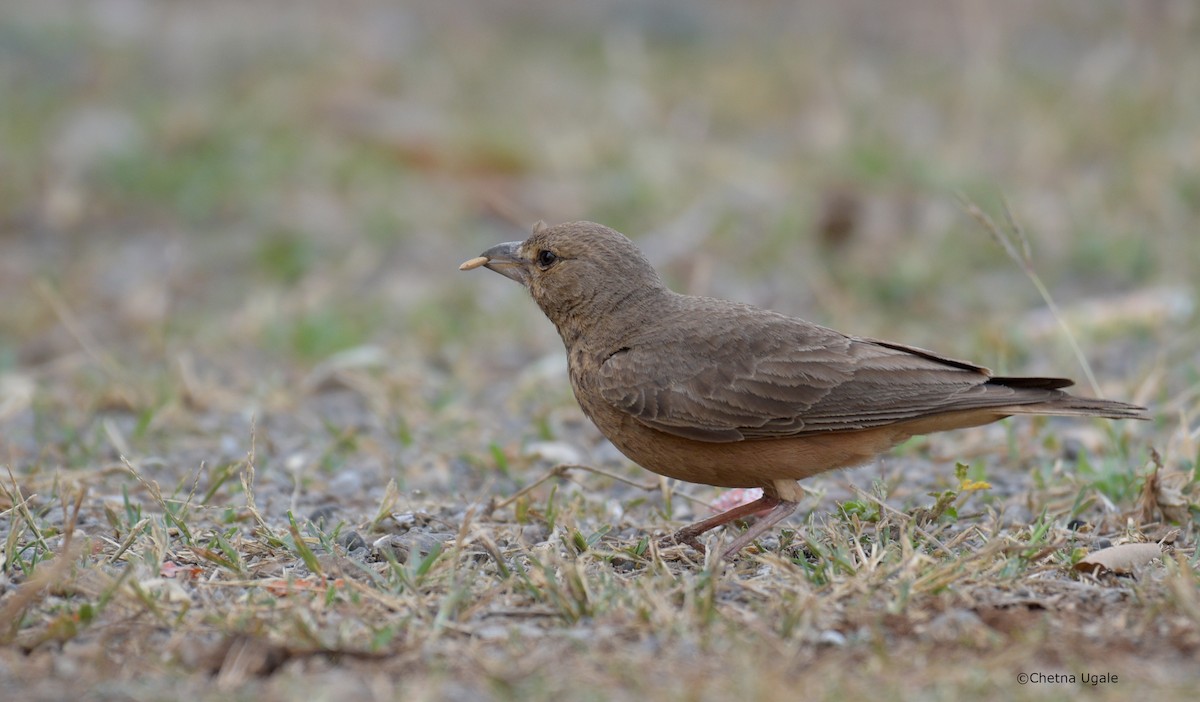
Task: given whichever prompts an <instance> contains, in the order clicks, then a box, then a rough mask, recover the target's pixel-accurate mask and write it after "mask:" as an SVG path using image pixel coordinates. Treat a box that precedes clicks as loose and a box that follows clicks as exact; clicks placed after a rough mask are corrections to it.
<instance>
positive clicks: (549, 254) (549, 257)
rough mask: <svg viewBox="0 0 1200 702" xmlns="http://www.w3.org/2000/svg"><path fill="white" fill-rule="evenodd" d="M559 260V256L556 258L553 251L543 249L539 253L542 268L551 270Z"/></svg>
mask: <svg viewBox="0 0 1200 702" xmlns="http://www.w3.org/2000/svg"><path fill="white" fill-rule="evenodd" d="M557 260H558V256H555V255H554V252H553V251H550V250H548V249H542V250H541V251H539V252H538V255H537V263H538V265H539V266H541V267H542V268H549V267H550V266H552V265H554V262H555V261H557Z"/></svg>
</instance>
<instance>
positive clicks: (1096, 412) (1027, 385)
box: [987, 377, 1150, 419]
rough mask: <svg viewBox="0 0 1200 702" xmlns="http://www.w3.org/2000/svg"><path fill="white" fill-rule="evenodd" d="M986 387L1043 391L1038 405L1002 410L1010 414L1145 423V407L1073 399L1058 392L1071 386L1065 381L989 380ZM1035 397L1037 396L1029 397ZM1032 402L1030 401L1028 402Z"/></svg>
mask: <svg viewBox="0 0 1200 702" xmlns="http://www.w3.org/2000/svg"><path fill="white" fill-rule="evenodd" d="M987 384H988V385H1000V386H1003V387H1006V388H1012V389H1014V390H1043V391H1045V399H1043V400H1041V401H1037V400H1034V401H1032V402H1027V403H1021V404H1015V405H1012V406H1009V407H1005V408H1004V411H1005V412H1011V413H1012V414H1048V415H1057V416H1066V417H1107V418H1109V419H1149V418H1150V417H1149V416H1148V415H1147V413H1146V408H1145V407H1139V406H1138V405H1131V404H1129V403H1128V402H1118V401H1116V400H1097V399H1095V398H1091V397H1076V396H1075V395H1071V394H1069V393H1065V392H1062V391H1061V390H1059V388H1065V387H1070V386H1072V385H1074V384H1075V383H1073V382H1072V381H1070V380H1067V379H1066V378H1005V377H996V378H990V379H988V381H987ZM1033 394H1035V395H1036V394H1037V393H1033ZM1028 399H1033V398H1028Z"/></svg>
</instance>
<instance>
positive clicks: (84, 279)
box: [0, 0, 1200, 701]
mask: <svg viewBox="0 0 1200 702" xmlns="http://www.w3.org/2000/svg"><path fill="white" fill-rule="evenodd" d="M0 96H2V97H0V104H2V105H3V107H2V109H0V174H2V177H0V251H2V252H3V254H2V255H0V300H2V301H3V304H0V484H2V486H3V488H2V490H0V687H2V688H3V689H4V690H6V695H12V698H13V699H21V700H57V699H67V698H74V699H106V700H107V699H114V700H116V699H139V700H140V699H179V698H183V697H185V696H186V697H188V698H193V699H214V700H215V699H222V700H225V699H235V700H241V699H245V700H256V701H259V700H261V701H269V700H286V699H296V698H301V699H393V698H399V697H401V696H403V697H404V698H406V699H464V700H465V699H522V700H526V699H551V698H552V699H646V698H649V697H651V696H653V697H654V698H656V699H687V700H693V699H702V700H707V699H713V700H717V699H729V698H734V697H737V698H744V699H793V698H799V697H801V696H803V697H804V698H805V699H843V698H857V697H865V696H867V695H870V696H871V697H872V698H876V699H912V698H918V699H960V698H963V697H967V696H969V697H980V698H1002V699H1059V698H1066V697H1074V696H1077V695H1080V696H1081V695H1089V697H1090V698H1099V699H1128V698H1130V697H1134V696H1146V697H1147V698H1150V697H1153V698H1155V699H1191V698H1192V697H1193V696H1194V691H1195V689H1196V688H1197V686H1198V685H1200V665H1197V663H1200V589H1198V587H1197V585H1198V581H1200V575H1198V572H1197V569H1198V566H1200V556H1198V555H1197V553H1196V537H1197V524H1198V523H1200V466H1198V459H1200V446H1198V439H1200V429H1198V427H1200V371H1198V370H1197V369H1198V368H1200V350H1198V349H1200V343H1198V342H1200V324H1197V321H1198V314H1197V310H1196V301H1197V288H1196V271H1197V268H1198V266H1200V238H1197V235H1196V231H1195V230H1196V225H1195V223H1196V222H1197V218H1198V215H1200V171H1198V170H1197V167H1196V164H1197V163H1200V141H1198V140H1197V136H1196V130H1195V125H1196V124H1198V123H1200V11H1198V10H1197V8H1196V6H1195V5H1194V4H1193V3H1190V2H1186V1H1183V0H1180V1H1178V2H1171V1H1168V0H1163V1H1160V2H1145V3H1135V4H1130V3H1120V2H1115V1H1113V2H1095V1H1089V2H1084V1H1082V0H1080V1H1078V2H1065V3H1054V4H1052V5H1044V4H1042V3H1032V2H1022V3H1005V4H1003V5H997V4H994V3H993V4H988V3H965V4H961V5H949V6H948V5H946V4H945V3H938V2H932V1H929V2H924V1H922V2H910V3H903V4H899V3H888V4H884V5H880V4H877V3H868V2H865V1H862V2H858V1H855V2H846V3H836V4H835V3H800V4H793V3H773V2H754V3H749V4H738V5H737V6H736V9H735V7H734V5H731V4H727V3H717V2H700V3H697V2H683V1H678V2H662V3H653V4H640V3H630V2H618V1H616V0H613V1H610V2H578V3H570V2H567V3H564V2H549V1H548V0H545V1H541V0H539V1H537V2H525V3H487V4H479V5H476V4H473V3H468V2H465V1H457V2H449V3H387V2H376V1H374V0H361V1H359V2H352V3H338V4H337V5H336V6H335V5H334V4H332V3H329V4H316V3H314V4H296V3H285V2H262V3H253V4H246V3H231V2H223V1H221V2H210V3H203V4H199V3H154V2H141V1H139V0H106V1H104V2H89V3H73V2H59V1H57V0H46V1H44V2H38V3H27V4H22V5H15V4H10V5H8V6H6V7H3V8H0ZM1010 218H1011V221H1010ZM539 219H542V220H546V221H547V222H551V223H556V222H561V221H566V220H572V219H591V220H595V221H600V222H603V223H606V224H609V225H610V226H613V227H616V228H618V229H620V230H622V231H624V232H626V233H627V234H629V235H630V236H631V237H632V238H634V240H635V241H637V243H638V244H639V245H640V246H642V247H643V248H644V250H645V251H646V253H647V255H648V257H649V258H650V259H651V261H652V262H653V263H654V264H655V265H656V266H657V267H659V269H660V270H662V271H663V272H664V275H665V276H666V277H667V279H668V280H669V281H670V283H671V285H672V286H673V287H675V288H676V289H677V290H681V291H687V292H691V293H697V294H709V295H717V296H722V297H728V298H733V299H737V300H741V301H745V302H750V303H754V304H758V305H762V306H765V307H770V308H773V309H776V310H779V311H782V312H785V313H789V314H795V315H800V316H804V317H806V318H808V319H811V320H813V321H816V322H819V323H822V324H827V325H830V326H833V327H836V328H838V329H841V330H844V331H847V332H850V333H855V334H861V335H866V336H874V337H882V338H889V339H895V340H898V341H902V342H905V343H910V344H914V345H918V346H923V347H927V348H932V349H935V350H937V351H939V352H942V353H945V354H949V355H953V356H957V357H962V358H969V359H971V360H974V361H977V362H979V363H982V364H985V365H988V366H990V367H992V368H993V369H995V370H997V371H998V372H1003V373H1006V374H1015V373H1023V374H1032V375H1067V376H1071V377H1075V378H1076V379H1078V380H1079V381H1080V385H1079V386H1078V391H1079V392H1080V393H1081V394H1086V395H1103V396H1106V397H1110V398H1114V399H1123V400H1127V401H1134V402H1138V403H1141V404H1144V405H1147V406H1148V407H1149V408H1150V415H1151V420H1150V421H1148V422H1119V423H1114V422H1105V421H1100V420H1084V421H1079V420H1066V419H1053V420H1048V419H1028V418H1027V419H1021V420H1008V421H1006V422H1004V423H1001V424H996V425H992V426H989V427H982V428H978V429H973V430H965V431H959V432H954V433H950V434H941V435H935V436H932V437H927V438H920V439H914V440H912V441H911V442H909V443H907V444H905V445H903V446H901V447H899V448H898V449H897V450H895V451H893V452H892V453H890V454H889V455H887V456H885V457H884V458H882V459H881V460H880V461H879V462H877V463H876V464H874V465H871V466H866V467H863V468H860V469H856V470H852V471H844V472H839V473H835V474H829V475H825V476H821V477H819V478H815V479H812V480H810V481H806V487H807V488H808V490H809V497H808V499H807V500H806V501H805V502H804V503H803V504H802V505H801V510H800V512H799V514H798V515H797V516H796V517H794V518H793V519H791V520H789V521H787V522H785V523H784V525H783V527H782V528H781V529H776V530H775V531H774V533H773V534H772V535H771V536H770V537H768V538H765V539H763V540H761V541H760V542H759V543H758V544H756V545H754V546H753V547H751V548H748V549H747V551H746V552H745V553H744V554H743V555H742V556H741V557H740V558H739V559H737V560H736V561H735V562H732V563H722V562H720V561H718V560H716V559H714V558H712V557H708V558H706V557H704V556H702V555H700V554H698V553H695V552H692V551H690V550H688V549H685V548H661V547H659V546H658V544H657V538H658V537H660V536H662V535H665V534H668V533H670V532H671V531H672V530H674V529H676V528H678V527H679V526H681V525H683V524H685V523H687V522H688V521H689V520H692V519H694V518H698V517H702V516H705V515H707V514H708V513H709V509H710V505H711V503H712V502H713V500H715V499H717V498H718V497H721V496H722V495H726V497H724V498H723V499H729V497H727V495H728V493H723V492H722V491H720V490H717V489H715V488H709V487H706V486H699V485H688V484H682V483H674V482H670V481H665V480H660V479H659V478H658V477H657V476H654V475H652V474H650V473H648V472H646V471H643V470H641V469H640V468H637V467H636V466H634V465H632V464H630V463H629V462H628V461H626V460H625V459H623V458H622V457H621V456H620V454H618V453H617V452H616V451H615V450H614V449H613V448H612V446H611V445H610V444H608V443H607V442H606V441H605V440H604V439H603V437H601V436H600V435H599V434H598V433H597V431H596V430H595V428H594V427H592V426H591V425H590V424H589V423H588V422H587V421H586V419H585V418H584V417H583V416H582V414H581V412H580V411H579V409H578V407H577V405H576V404H575V402H574V400H573V398H572V397H571V394H570V389H569V387H568V384H567V380H566V372H565V359H564V358H563V354H562V350H561V344H560V342H559V340H558V339H557V337H556V336H555V334H554V330H553V328H552V327H551V325H550V324H549V322H547V321H546V320H545V319H544V318H543V317H542V315H541V314H540V312H539V311H538V310H537V309H536V307H535V306H534V305H533V303H532V302H531V301H530V300H529V299H528V297H527V296H526V295H525V294H524V293H523V291H521V290H520V288H519V287H518V286H516V285H513V284H512V283H511V282H510V281H507V280H505V279H503V278H501V277H500V276H496V275H494V274H491V273H489V272H487V271H473V272H469V273H461V272H459V271H458V270H457V264H458V263H459V262H461V261H463V260H465V259H468V258H471V257H473V256H475V255H477V254H478V253H479V252H480V251H482V250H484V249H485V248H487V247H489V246H491V245H493V244H495V243H498V242H501V241H508V240H513V239H519V238H523V237H524V236H525V235H526V233H527V232H528V231H529V229H530V227H531V226H532V224H533V222H535V221H537V220H539ZM981 219H982V220H986V221H981ZM1006 243H1007V245H1006ZM729 538H731V536H730V533H726V532H719V533H716V534H714V535H713V536H712V541H711V542H710V543H711V544H713V545H714V546H715V545H716V544H717V543H718V542H719V541H721V540H725V541H727V540H728V539H729ZM1131 544H1153V545H1155V549H1152V551H1151V553H1150V556H1151V557H1145V556H1144V555H1142V556H1138V557H1136V558H1131V561H1130V562H1128V563H1125V564H1119V563H1113V562H1111V561H1104V559H1107V558H1109V557H1112V555H1113V554H1128V553H1130V550H1131V548H1132V549H1133V550H1134V551H1137V549H1138V547H1131V546H1130V545H1131ZM1110 547H1116V551H1107V550H1105V549H1107V548H1110ZM1141 548H1142V549H1143V550H1144V548H1145V547H1144V546H1143V547H1141ZM714 550H716V549H710V552H711V551H714ZM1139 553H1141V552H1139ZM1095 559H1100V560H1102V561H1104V562H1106V563H1108V566H1109V567H1099V568H1097V567H1089V566H1088V563H1090V562H1091V561H1092V560H1095Z"/></svg>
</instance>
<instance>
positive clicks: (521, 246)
mask: <svg viewBox="0 0 1200 702" xmlns="http://www.w3.org/2000/svg"><path fill="white" fill-rule="evenodd" d="M481 265H482V266H485V267H486V268H489V269H491V270H493V271H495V272H497V273H499V274H500V275H503V276H505V277H507V278H511V279H512V280H515V281H517V282H518V283H520V284H522V285H524V286H525V288H526V289H527V290H529V294H530V295H532V296H533V299H534V301H535V302H537V304H538V306H539V307H541V308H542V311H543V312H544V313H545V314H546V316H547V317H549V318H550V321H552V322H554V324H555V325H556V326H557V327H558V328H559V332H560V333H562V334H563V336H564V338H566V336H567V334H566V332H567V331H568V329H569V328H570V327H576V326H580V325H587V324H589V323H594V322H596V321H598V320H599V319H601V318H604V317H611V316H613V315H619V314H620V313H621V312H622V311H623V310H625V309H629V308H631V307H640V306H641V305H642V303H643V302H644V301H645V300H646V299H647V298H648V297H650V296H653V295H656V294H659V293H662V292H665V291H666V286H665V285H664V284H663V282H662V279H661V278H659V276H658V273H657V272H655V270H654V268H653V267H651V265H650V263H649V261H647V260H646V257H645V256H643V255H642V252H641V251H639V250H638V248H637V247H636V246H634V244H633V242H632V241H630V240H629V239H628V238H626V237H625V235H623V234H621V233H620V232H617V231H614V230H612V229H609V228H608V227H605V226H603V225H600V224H595V223H594V222H568V223H566V224H559V225H556V226H553V227H550V226H546V225H545V224H544V223H542V222H538V223H537V224H536V225H534V227H533V234H531V235H530V237H529V238H528V239H526V240H525V241H510V242H507V243H504V244H498V245H496V246H493V247H492V248H490V249H488V250H487V251H484V252H483V253H482V254H480V255H479V257H478V258H475V259H472V260H470V261H467V262H466V263H464V264H463V265H462V266H460V268H462V269H463V270H469V269H471V268H476V267H478V266H481Z"/></svg>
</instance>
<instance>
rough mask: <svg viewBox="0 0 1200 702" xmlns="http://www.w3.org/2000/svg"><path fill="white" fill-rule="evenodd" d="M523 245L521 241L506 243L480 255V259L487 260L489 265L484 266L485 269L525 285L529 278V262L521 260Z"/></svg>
mask: <svg viewBox="0 0 1200 702" xmlns="http://www.w3.org/2000/svg"><path fill="white" fill-rule="evenodd" d="M521 243H522V242H520V241H506V242H504V243H503V244H496V245H495V246H493V247H492V248H490V249H488V250H487V251H484V252H483V253H481V254H479V256H480V258H486V259H487V263H485V264H483V265H484V267H485V268H488V269H491V270H493V271H495V272H497V273H499V274H500V275H502V276H504V277H505V278H510V279H512V280H515V281H517V282H518V283H520V284H521V285H524V284H525V279H526V277H527V276H528V270H529V268H528V267H529V261H527V260H525V259H524V258H521V253H520V251H521Z"/></svg>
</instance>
